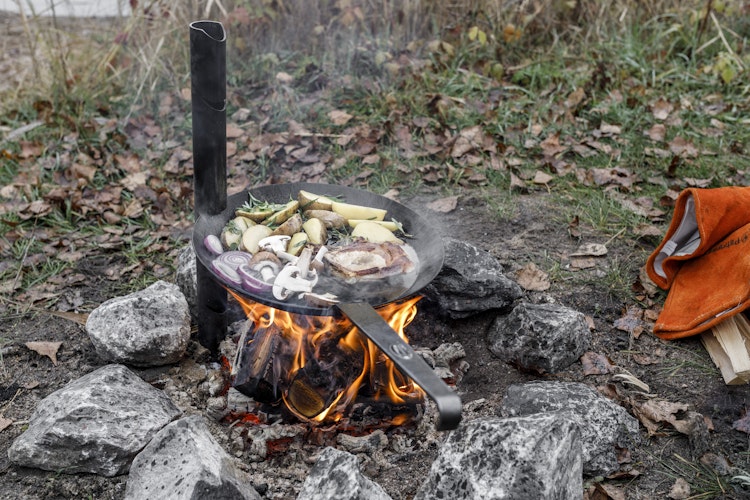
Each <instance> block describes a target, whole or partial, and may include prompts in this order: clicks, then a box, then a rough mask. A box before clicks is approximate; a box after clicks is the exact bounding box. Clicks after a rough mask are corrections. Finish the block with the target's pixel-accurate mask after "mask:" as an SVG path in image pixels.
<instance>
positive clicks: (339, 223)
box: [303, 210, 346, 229]
mask: <svg viewBox="0 0 750 500" xmlns="http://www.w3.org/2000/svg"><path fill="white" fill-rule="evenodd" d="M303 215H304V216H305V217H306V218H308V219H320V220H322V221H323V224H325V225H326V229H338V228H340V227H344V226H346V219H345V218H344V216H343V215H340V214H337V213H336V212H331V211H330V210H305V212H304V214H303Z"/></svg>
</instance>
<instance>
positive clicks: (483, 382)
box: [0, 192, 750, 499]
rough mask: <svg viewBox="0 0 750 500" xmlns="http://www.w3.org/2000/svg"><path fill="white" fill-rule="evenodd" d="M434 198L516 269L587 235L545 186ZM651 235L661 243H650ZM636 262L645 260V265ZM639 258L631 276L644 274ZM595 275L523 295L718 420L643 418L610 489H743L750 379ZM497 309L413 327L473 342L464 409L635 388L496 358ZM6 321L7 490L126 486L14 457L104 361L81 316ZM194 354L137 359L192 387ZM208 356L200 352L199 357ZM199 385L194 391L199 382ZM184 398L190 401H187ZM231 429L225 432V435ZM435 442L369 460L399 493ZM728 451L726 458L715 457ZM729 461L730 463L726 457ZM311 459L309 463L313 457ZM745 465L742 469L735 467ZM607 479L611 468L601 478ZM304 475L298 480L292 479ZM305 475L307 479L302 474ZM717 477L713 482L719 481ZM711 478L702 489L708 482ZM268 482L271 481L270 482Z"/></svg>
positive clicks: (0, 374) (92, 272) (32, 492)
mask: <svg viewBox="0 0 750 500" xmlns="http://www.w3.org/2000/svg"><path fill="white" fill-rule="evenodd" d="M431 199H434V196H433V195H429V194H426V195H421V196H419V197H417V198H414V199H410V200H403V201H404V202H405V203H406V204H407V205H409V206H410V207H411V208H413V209H416V210H419V211H420V212H421V213H424V214H425V215H426V217H427V218H428V219H432V222H433V224H435V225H436V227H439V228H440V230H441V231H442V232H443V234H445V235H450V236H452V237H456V238H460V239H463V240H466V241H468V242H471V243H472V244H474V245H475V246H477V247H479V248H482V249H485V250H487V251H489V252H491V253H492V254H493V255H495V256H496V257H497V258H498V259H499V261H500V262H501V263H502V264H503V266H504V267H505V270H506V272H507V273H508V274H509V275H510V276H513V273H514V272H515V271H516V270H517V269H520V268H521V267H523V266H524V265H525V264H527V263H528V262H537V263H541V262H543V261H544V259H546V258H550V256H552V257H553V258H556V259H560V261H561V262H564V260H565V255H567V254H569V253H571V252H573V251H574V250H575V249H576V248H577V247H578V244H579V242H578V241H577V240H575V239H573V238H571V237H570V236H569V235H568V232H567V227H565V226H564V225H561V224H559V223H558V222H556V221H554V220H552V219H551V218H550V217H549V216H548V214H549V213H550V212H551V211H552V210H554V207H553V206H551V205H550V203H551V198H550V197H549V196H548V195H547V194H544V193H541V192H540V193H536V194H529V195H524V196H521V197H520V198H519V205H518V207H517V209H516V211H515V213H516V215H515V216H514V217H512V218H510V219H502V218H498V217H497V216H496V215H494V214H493V213H491V212H490V211H489V210H488V208H487V207H486V206H485V204H484V203H483V202H482V201H481V198H479V197H477V196H473V195H472V194H470V193H467V194H466V195H465V196H463V197H462V198H461V199H460V201H459V205H458V208H457V209H456V210H455V211H454V212H451V213H449V214H437V213H434V212H430V211H429V210H427V209H425V208H424V205H425V204H426V203H427V202H429V201H430V200H431ZM582 239H583V241H586V242H600V243H601V242H602V238H601V237H597V235H594V234H591V235H583V238H582ZM652 244H653V243H652ZM648 247H649V245H648V244H647V245H645V246H642V245H641V244H639V243H637V242H633V241H629V240H626V239H616V240H614V241H612V242H611V243H610V244H609V254H608V255H607V256H606V257H604V258H602V259H601V260H600V261H599V262H598V263H597V267H596V268H594V269H588V270H584V271H580V272H586V273H594V274H596V273H600V272H601V271H603V270H605V269H606V267H607V266H608V265H611V263H612V262H613V261H614V260H616V259H628V260H632V261H635V262H638V263H640V262H642V261H643V259H644V258H645V255H646V254H647V250H648V249H649V248H648ZM88 264H89V263H87V262H86V261H83V262H81V263H80V264H79V266H80V268H81V271H82V272H84V273H86V274H88V275H89V277H90V278H91V279H90V283H89V284H88V285H86V286H80V287H77V288H75V289H70V290H68V291H67V294H68V297H67V299H68V300H70V301H76V302H77V303H79V304H80V306H79V310H80V311H81V312H88V311H90V310H91V309H93V308H94V307H96V306H97V305H98V304H99V303H101V302H103V301H104V300H106V299H108V298H111V296H112V295H111V292H110V291H108V289H107V280H105V279H103V278H102V277H101V276H100V275H98V274H97V269H101V266H90V265H88ZM636 269H637V267H636ZM636 273H637V270H636V272H634V273H633V275H632V276H631V277H630V278H632V280H633V282H635V281H636V279H637V275H636ZM588 282H589V283H591V284H589V285H587V286H585V287H581V286H566V284H565V283H562V284H557V285H553V287H552V288H550V289H549V290H547V291H545V292H526V294H525V296H524V298H523V300H528V301H531V302H542V301H545V302H546V301H555V302H557V303H560V304H563V305H566V306H568V307H571V308H574V309H576V310H578V311H581V312H583V313H584V314H586V315H587V316H589V317H591V318H593V324H594V328H593V339H594V342H593V347H592V351H594V352H596V353H599V354H604V355H606V356H608V357H609V358H610V360H611V361H612V363H613V364H615V365H617V366H619V367H622V368H624V369H626V370H627V371H628V372H630V373H631V374H632V375H634V376H635V377H637V378H638V379H639V380H641V381H643V382H645V383H646V384H648V386H649V389H650V393H651V394H652V395H653V397H658V398H660V399H665V400H668V401H671V402H676V403H685V404H687V405H688V406H689V409H690V410H694V411H696V412H698V413H700V414H702V415H703V416H704V417H705V418H706V419H708V420H709V421H710V426H711V429H712V430H711V432H710V435H709V441H708V443H706V444H700V443H696V442H694V441H695V440H694V439H693V438H691V437H690V436H686V435H684V434H680V433H679V432H677V431H675V430H674V429H673V428H671V427H670V426H669V425H664V426H663V428H662V429H661V430H660V431H659V432H657V434H656V435H654V436H651V437H648V435H647V432H646V430H645V428H643V427H642V428H641V429H642V434H643V437H644V443H643V445H642V446H640V447H638V448H634V449H631V450H628V451H629V454H624V455H623V465H622V468H621V470H622V471H623V473H622V474H619V475H618V477H616V478H609V479H603V481H604V483H603V484H604V486H606V487H607V488H609V491H610V493H612V494H613V496H612V498H618V497H617V496H614V495H615V494H617V493H620V494H623V495H624V496H622V497H619V498H628V499H657V498H667V495H668V494H669V492H670V490H671V488H672V487H673V485H674V483H675V480H676V478H677V477H683V478H684V479H685V480H686V481H687V482H688V483H691V484H693V485H695V486H694V488H693V490H692V493H693V495H698V494H700V493H701V491H708V494H707V495H706V496H693V497H692V498H743V496H742V492H741V491H740V490H736V491H729V490H727V492H726V494H725V495H723V496H722V495H721V494H720V491H721V490H720V489H719V488H718V487H717V486H716V484H719V483H718V482H717V479H716V478H715V476H716V475H717V472H716V470H715V469H713V467H718V468H719V472H718V475H722V474H723V477H722V484H725V483H726V482H727V480H728V479H729V477H731V476H732V475H737V474H741V473H742V472H741V470H748V468H750V466H749V465H748V436H747V434H745V433H742V432H739V431H737V430H734V429H733V428H732V424H733V422H735V421H736V420H738V419H740V418H741V417H742V416H743V412H744V411H745V408H746V406H747V405H748V399H749V397H750V389H749V388H748V386H735V387H728V386H726V385H724V383H723V381H722V379H721V376H720V374H719V372H718V370H717V369H715V368H714V367H713V365H712V363H711V360H710V358H709V357H708V354H707V353H706V352H705V351H704V350H703V348H702V346H701V345H700V343H699V342H698V341H696V340H685V341H679V342H670V343H668V342H664V341H661V340H659V339H657V338H655V337H654V336H653V335H651V334H650V333H648V332H644V333H643V334H642V335H640V336H639V338H637V339H634V338H633V337H632V336H631V335H630V334H629V333H628V332H625V331H621V330H619V329H617V328H615V327H614V326H613V325H614V323H615V321H616V320H617V319H618V318H620V317H621V316H622V313H623V308H624V306H625V304H622V303H618V302H617V301H615V300H611V299H610V298H609V297H608V293H607V290H606V288H605V287H604V285H601V284H596V283H597V282H596V280H588ZM495 316H496V314H484V315H480V316H477V317H473V318H470V319H465V320H447V319H444V318H440V317H439V316H438V314H437V313H436V311H434V310H433V309H432V308H431V307H430V304H429V303H424V302H423V303H422V306H421V307H420V312H419V314H418V316H417V319H416V320H415V322H414V323H413V324H412V325H410V327H409V329H408V330H407V333H408V334H409V336H410V338H411V339H412V343H413V344H414V345H415V346H424V347H431V348H434V347H437V346H438V345H439V344H440V343H443V342H460V343H461V344H462V345H463V346H464V348H465V349H466V352H467V357H466V359H467V360H469V363H470V365H471V368H470V369H469V371H468V373H467V374H466V376H465V377H464V378H463V380H462V381H461V382H460V384H459V385H458V389H459V391H460V393H461V395H462V399H463V402H464V404H465V406H466V408H467V410H466V411H465V412H464V419H467V420H468V419H471V418H476V417H477V416H480V415H494V414H495V413H496V411H497V409H498V407H499V403H500V401H501V399H502V397H503V394H504V392H505V389H506V388H507V386H508V385H510V384H512V383H518V382H523V381H530V380H537V379H540V378H541V379H548V380H565V381H578V382H584V383H586V384H589V385H592V386H606V385H607V384H612V386H615V387H617V391H618V393H619V394H620V396H627V395H631V396H632V395H633V394H634V391H632V390H631V389H632V387H630V386H626V385H624V384H622V383H619V382H618V383H616V382H614V381H613V374H612V373H610V374H604V375H588V376H586V375H584V373H583V367H582V364H580V363H576V364H574V365H573V366H571V367H570V368H569V369H568V370H566V371H565V372H563V373H557V374H554V375H548V376H540V375H537V374H529V373H521V372H519V371H518V370H516V369H515V368H513V367H511V366H509V365H507V364H506V363H504V362H501V361H499V360H498V359H496V358H494V357H493V356H492V354H491V353H490V352H489V350H488V349H487V345H486V338H485V337H486V330H487V327H488V326H489V324H490V323H491V321H492V320H493V319H494V317H495ZM0 331H2V332H3V333H2V337H3V339H4V344H3V347H2V364H0V405H1V406H0V415H2V416H3V417H4V418H6V419H10V420H12V421H13V423H12V425H10V426H9V427H8V428H6V429H4V430H3V431H2V432H0V497H2V498H49V499H52V498H98V499H107V498H120V497H122V494H123V492H124V488H125V483H126V481H127V477H125V476H123V477H116V478H110V479H108V478H104V477H99V476H96V475H86V474H82V475H68V474H64V473H60V472H44V471H39V470H34V469H27V468H20V467H17V466H14V465H12V464H10V463H9V462H8V459H7V454H6V451H7V449H8V447H9V446H10V444H11V442H12V441H13V439H14V438H16V437H17V436H18V435H19V434H21V433H22V432H23V430H24V427H25V423H26V422H27V421H28V419H29V417H30V415H31V413H32V412H33V410H34V408H35V406H36V404H37V403H38V402H39V401H40V400H41V399H42V398H44V397H45V396H47V395H48V394H50V393H51V392H53V391H55V390H57V389H59V388H61V387H62V386H64V385H65V384H66V383H68V382H70V381H72V380H75V379H77V378H79V377H80V376H82V375H84V374H85V373H88V372H90V371H92V370H94V369H95V368H97V367H99V366H101V364H102V363H101V362H100V361H99V360H98V359H97V356H96V354H95V352H94V351H93V347H92V345H91V342H90V341H89V339H88V336H87V335H86V332H85V329H84V327H83V326H81V325H80V324H77V323H75V322H72V321H69V320H66V319H62V318H59V317H56V316H54V315H50V314H46V313H43V312H39V313H34V314H25V315H17V316H14V315H12V314H8V313H7V311H6V312H5V313H4V314H3V315H2V317H1V318H0ZM39 340H43V341H60V342H62V347H61V349H60V350H59V352H58V356H57V357H58V364H57V365H53V363H52V362H51V360H50V359H48V358H46V357H42V356H40V355H39V354H37V353H35V352H33V351H31V350H29V349H27V348H26V347H25V346H24V343H25V342H28V341H39ZM193 361H194V360H193V359H190V357H188V358H187V359H186V360H185V361H184V362H183V363H182V364H181V367H165V368H161V369H150V370H136V372H137V373H139V374H140V375H141V376H143V377H144V378H145V379H146V380H148V381H152V382H154V381H156V380H161V381H162V382H163V380H164V378H165V377H171V378H172V379H173V380H174V383H175V384H176V385H177V386H178V387H180V388H181V389H184V390H185V391H186V392H190V391H191V390H192V389H194V388H191V387H189V386H188V385H189V384H190V379H189V378H187V377H181V376H180V372H181V371H182V370H187V369H188V365H190V364H191V363H192V362H193ZM198 361H202V360H198ZM193 393H195V392H193ZM183 403H184V402H183ZM204 403H205V401H201V400H200V399H193V400H192V401H191V402H190V403H189V406H190V407H189V408H187V411H189V412H197V413H201V412H202V411H203V410H204V409H205V406H202V405H203V404H204ZM183 409H186V408H183ZM214 431H215V433H216V435H217V438H218V439H219V442H222V443H227V442H228V439H227V435H228V432H229V430H228V429H226V428H222V427H221V426H216V427H215V428H214ZM222 434H223V436H222ZM305 451H306V452H308V453H310V455H314V452H315V450H314V446H312V445H306V446H305ZM707 452H711V453H713V454H714V455H708V457H709V458H711V459H712V460H713V461H714V465H713V466H710V465H709V466H706V465H702V464H701V462H700V458H701V456H703V457H704V461H706V460H707V458H706V456H707V455H706V453H707ZM436 453H437V448H436V447H435V449H430V450H427V451H426V452H425V451H420V452H419V453H411V454H408V453H407V454H402V455H400V456H399V460H398V463H396V464H394V465H395V466H396V467H393V468H387V469H386V468H381V469H378V468H365V469H364V470H365V473H368V474H370V475H371V476H372V477H373V479H374V480H375V481H376V482H378V483H379V484H381V486H383V487H384V488H385V489H386V490H387V491H388V493H389V494H391V495H392V496H393V498H410V497H411V496H412V495H413V494H414V493H415V491H416V489H417V487H418V485H419V484H420V482H421V480H422V478H423V477H424V475H425V474H426V472H427V471H428V469H429V466H430V464H431V462H432V460H433V459H434V457H435V455H436ZM715 457H718V458H715ZM281 464H288V458H287V459H285V458H284V457H275V458H274V459H272V460H269V461H268V462H266V463H259V464H248V465H247V469H248V472H251V473H252V474H254V476H253V477H266V478H268V477H269V476H268V475H265V476H264V475H263V472H262V471H263V469H264V468H266V469H267V470H271V469H273V468H274V467H277V466H278V465H281ZM722 465H723V466H725V467H726V469H725V470H724V469H722ZM308 467H309V464H304V468H308ZM731 467H736V468H738V470H733V469H731ZM600 480H601V478H600ZM293 482H294V481H292V483H293ZM300 484H301V483H299V480H298V482H297V486H299V485H300ZM711 485H713V488H712V487H711ZM698 488H703V489H704V490H699V489H698ZM261 489H263V488H261ZM266 493H267V496H268V497H269V498H271V497H273V498H293V494H294V492H293V491H291V490H290V491H287V492H286V494H281V495H279V494H278V493H279V492H275V491H273V490H268V491H267V492H266Z"/></svg>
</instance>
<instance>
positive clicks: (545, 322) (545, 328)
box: [487, 302, 591, 373]
mask: <svg viewBox="0 0 750 500" xmlns="http://www.w3.org/2000/svg"><path fill="white" fill-rule="evenodd" d="M487 341H488V343H489V348H490V351H492V353H493V354H495V355H496V356H497V357H499V358H500V359H502V360H504V361H507V362H508V363H512V364H514V365H516V366H519V367H520V368H523V369H525V370H534V371H538V372H542V373H545V372H546V373H557V372H560V371H562V370H564V369H566V368H567V367H569V366H570V365H572V364H573V363H575V362H576V361H578V359H579V358H580V357H581V356H582V355H583V353H584V352H586V351H587V350H588V349H589V346H590V345H591V331H590V330H589V327H588V324H587V323H586V318H585V317H584V315H583V314H582V313H580V312H578V311H575V310H573V309H570V308H568V307H565V306H560V305H556V304H530V303H527V302H522V303H520V304H518V305H517V306H516V307H515V308H513V311H511V313H510V314H508V315H507V316H499V317H497V318H496V319H495V321H494V322H493V323H492V325H490V328H489V330H488V333H487Z"/></svg>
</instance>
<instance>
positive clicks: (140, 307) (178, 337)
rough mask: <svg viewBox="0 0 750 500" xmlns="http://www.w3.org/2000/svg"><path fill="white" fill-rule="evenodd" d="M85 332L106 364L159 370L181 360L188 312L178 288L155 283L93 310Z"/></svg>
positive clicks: (185, 346)
mask: <svg viewBox="0 0 750 500" xmlns="http://www.w3.org/2000/svg"><path fill="white" fill-rule="evenodd" d="M86 331H87V332H88V334H89V338H90V339H91V342H92V343H93V344H94V348H95V349H96V353H97V354H98V355H99V357H100V358H101V359H103V360H104V361H107V362H114V363H124V364H127V365H132V366H161V365H167V364H171V363H176V362H178V361H179V360H180V358H182V356H183V355H184V354H185V350H186V349H187V346H188V342H189V341H190V311H189V309H188V304H187V301H186V300H185V297H184V295H182V292H180V289H179V288H178V287H177V285H173V284H171V283H167V282H166V281H158V282H156V283H154V284H153V285H151V286H149V287H148V288H146V289H144V290H140V291H138V292H135V293H132V294H130V295H126V296H124V297H117V298H114V299H110V300H108V301H106V302H104V303H103V304H101V305H100V306H99V307H97V308H96V309H94V310H93V311H92V312H91V314H90V315H89V318H88V320H87V321H86Z"/></svg>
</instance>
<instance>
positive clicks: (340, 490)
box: [297, 447, 391, 500]
mask: <svg viewBox="0 0 750 500" xmlns="http://www.w3.org/2000/svg"><path fill="white" fill-rule="evenodd" d="M331 498H335V499H336V500H391V497H390V496H389V495H388V494H387V493H386V492H385V491H384V490H383V488H381V487H380V486H379V485H378V484H377V483H374V482H372V481H371V480H369V479H368V478H366V477H365V476H363V475H362V473H361V472H360V471H359V463H358V462H357V457H355V456H354V455H352V454H351V453H347V452H345V451H341V450H337V449H336V448H330V447H328V448H326V449H324V450H323V451H322V452H321V454H320V456H319V457H318V461H317V462H315V465H314V466H313V468H312V470H311V471H310V474H309V475H308V476H307V479H305V483H304V484H303V485H302V490H301V491H300V492H299V495H297V499H298V500H329V499H331Z"/></svg>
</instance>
